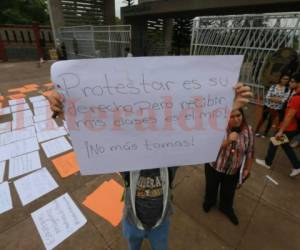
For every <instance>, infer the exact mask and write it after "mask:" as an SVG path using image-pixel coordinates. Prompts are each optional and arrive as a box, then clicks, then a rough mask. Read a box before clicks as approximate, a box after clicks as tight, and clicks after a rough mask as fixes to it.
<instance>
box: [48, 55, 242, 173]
mask: <svg viewBox="0 0 300 250" xmlns="http://www.w3.org/2000/svg"><path fill="white" fill-rule="evenodd" d="M242 62H243V56H232V55H226V56H163V57H135V58H130V59H128V58H109V59H104V58H101V59H100V58H99V59H83V60H69V61H64V62H56V63H55V64H53V65H52V67H51V79H52V81H53V83H54V86H55V87H56V89H57V90H58V91H59V92H60V93H61V94H62V95H64V97H65V105H64V109H65V116H66V120H67V122H68V125H69V129H70V134H71V137H72V143H73V144H74V150H75V152H76V156H77V159H78V162H79V165H80V168H81V169H80V172H81V174H87V175H89V174H100V173H112V172H119V171H129V170H139V169H141V168H143V169H146V168H158V167H169V166H184V165H192V164H201V163H205V162H211V161H214V160H215V159H216V157H217V153H218V151H219V148H220V145H221V143H222V140H223V138H224V135H225V131H226V127H227V125H228V118H229V116H230V110H231V108H232V104H233V99H234V90H233V87H234V85H235V84H236V83H237V81H238V78H239V72H240V68H241V65H242ZM108 86H109V87H108ZM96 107H98V108H96ZM95 108H96V109H95ZM98 111H101V112H98ZM74 126H76V128H74ZM208 142H209V143H208Z"/></svg>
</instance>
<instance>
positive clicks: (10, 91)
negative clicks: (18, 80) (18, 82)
mask: <svg viewBox="0 0 300 250" xmlns="http://www.w3.org/2000/svg"><path fill="white" fill-rule="evenodd" d="M22 89H23V88H14V89H8V90H7V92H9V93H12V92H21V91H22Z"/></svg>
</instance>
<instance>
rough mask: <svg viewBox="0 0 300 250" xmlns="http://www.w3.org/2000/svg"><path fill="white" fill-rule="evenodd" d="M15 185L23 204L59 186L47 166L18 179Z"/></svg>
mask: <svg viewBox="0 0 300 250" xmlns="http://www.w3.org/2000/svg"><path fill="white" fill-rule="evenodd" d="M14 185H15V187H16V190H17V192H18V195H19V197H20V200H21V202H22V205H23V206H25V205H27V204H28V203H30V202H32V201H34V200H36V199H38V198H40V197H42V196H43V195H45V194H47V193H49V192H51V191H52V190H54V189H56V188H58V185H57V183H56V182H55V180H54V179H53V177H52V176H51V174H50V173H49V171H48V170H47V168H42V169H40V170H37V171H35V172H34V173H32V174H29V175H26V176H24V177H22V178H20V179H18V180H16V181H15V182H14Z"/></svg>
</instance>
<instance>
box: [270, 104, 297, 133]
mask: <svg viewBox="0 0 300 250" xmlns="http://www.w3.org/2000/svg"><path fill="white" fill-rule="evenodd" d="M296 113H297V110H295V109H291V108H289V109H288V110H287V112H286V114H285V116H284V120H283V122H282V124H281V126H280V129H279V131H278V133H277V134H276V135H275V137H276V138H277V139H279V138H280V137H282V135H283V132H284V131H285V130H286V128H287V127H288V126H289V124H290V123H291V121H292V120H293V119H294V117H295V115H296Z"/></svg>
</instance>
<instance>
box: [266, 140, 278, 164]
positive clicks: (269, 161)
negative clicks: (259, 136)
mask: <svg viewBox="0 0 300 250" xmlns="http://www.w3.org/2000/svg"><path fill="white" fill-rule="evenodd" d="M277 148H278V146H274V145H273V143H272V142H270V143H269V147H268V151H267V155H266V158H265V162H266V164H267V165H268V166H271V165H272V163H273V160H274V157H275V154H276V151H277Z"/></svg>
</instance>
